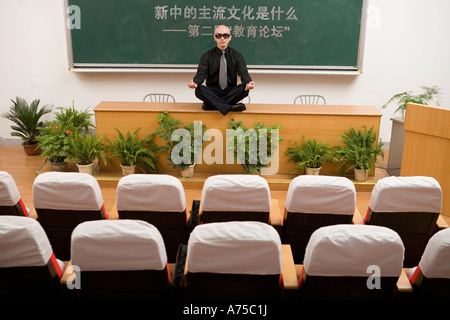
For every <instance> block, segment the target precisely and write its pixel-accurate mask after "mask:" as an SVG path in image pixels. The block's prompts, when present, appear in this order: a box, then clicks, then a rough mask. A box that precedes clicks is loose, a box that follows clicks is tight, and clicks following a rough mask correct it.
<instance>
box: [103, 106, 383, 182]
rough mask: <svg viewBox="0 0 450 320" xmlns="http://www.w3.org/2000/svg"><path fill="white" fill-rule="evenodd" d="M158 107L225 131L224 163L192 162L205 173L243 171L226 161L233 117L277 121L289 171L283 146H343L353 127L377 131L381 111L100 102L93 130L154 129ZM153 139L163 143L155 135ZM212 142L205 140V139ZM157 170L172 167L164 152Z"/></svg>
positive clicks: (284, 169) (285, 170)
mask: <svg viewBox="0 0 450 320" xmlns="http://www.w3.org/2000/svg"><path fill="white" fill-rule="evenodd" d="M161 111H168V112H169V115H171V116H173V117H174V118H176V119H179V120H181V122H182V124H183V125H188V124H189V123H190V122H194V121H201V122H202V124H203V125H205V126H206V129H218V130H220V132H222V135H223V163H224V164H217V163H214V164H210V165H208V164H206V163H202V164H199V165H197V166H196V167H195V172H206V173H243V171H242V167H241V166H240V165H239V164H226V159H225V156H226V149H225V148H226V141H225V139H226V129H230V127H229V126H228V123H229V121H230V120H231V119H234V120H236V121H242V124H243V125H244V126H245V127H247V128H253V125H254V124H255V123H258V122H261V123H264V124H265V125H267V126H271V125H274V124H276V123H278V124H280V125H281V127H282V128H281V130H280V136H281V137H282V138H283V140H284V141H282V142H281V143H280V149H279V157H280V162H279V169H278V174H290V173H291V172H292V171H293V170H294V169H295V164H294V163H292V162H290V161H289V159H288V157H286V156H285V151H286V149H287V148H288V147H290V146H292V143H293V142H294V141H296V142H298V143H303V142H304V139H313V138H315V139H316V140H318V141H324V142H328V143H330V146H334V145H341V138H340V137H339V135H342V134H343V133H344V132H347V131H348V130H349V129H350V127H351V126H353V127H354V128H355V129H359V128H360V127H361V126H363V125H366V126H367V127H368V128H371V127H372V126H373V127H374V131H375V132H376V134H377V135H378V133H379V128H380V120H381V116H382V113H381V112H380V111H379V110H378V109H377V108H376V107H375V106H346V105H339V106H338V105H293V104H247V110H246V111H244V112H230V113H228V114H227V115H226V116H223V115H222V114H220V113H219V112H218V111H203V110H202V109H201V103H158V102H119V101H114V102H109V101H104V102H101V103H100V104H98V105H97V106H96V107H95V108H94V112H95V122H96V128H97V133H98V134H100V135H103V134H104V135H105V136H106V137H107V139H109V140H111V141H112V140H113V139H114V138H115V136H116V132H115V130H114V128H117V129H119V130H122V131H123V132H124V133H126V132H127V131H134V130H136V129H137V128H139V127H141V128H142V129H141V130H140V136H144V135H146V134H149V133H151V132H155V131H156V129H157V128H158V121H157V120H156V116H157V115H158V114H159V113H160V112H161ZM156 142H157V144H161V145H162V144H163V142H162V141H161V140H160V139H159V138H158V139H157V141H156ZM208 143H210V142H205V144H208ZM159 167H160V171H161V172H173V171H174V169H173V168H172V167H171V165H170V164H169V163H168V162H167V160H166V156H165V155H160V164H159ZM321 174H336V168H335V167H334V166H333V165H329V164H326V165H325V166H324V167H323V168H322V171H321Z"/></svg>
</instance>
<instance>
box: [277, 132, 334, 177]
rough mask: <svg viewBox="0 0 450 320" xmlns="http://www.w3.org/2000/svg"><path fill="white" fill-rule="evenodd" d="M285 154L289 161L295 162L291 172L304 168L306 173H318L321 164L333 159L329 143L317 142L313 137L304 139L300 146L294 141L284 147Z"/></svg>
mask: <svg viewBox="0 0 450 320" xmlns="http://www.w3.org/2000/svg"><path fill="white" fill-rule="evenodd" d="M286 155H287V156H288V157H289V160H290V161H292V162H294V163H296V164H297V167H296V169H295V170H294V171H293V172H291V173H292V174H293V173H296V172H298V171H300V170H301V169H302V168H305V171H306V174H311V175H318V174H319V172H320V169H321V168H322V165H323V164H324V163H325V162H328V161H331V160H332V159H333V154H332V152H331V148H330V146H329V144H328V143H325V142H317V141H316V140H315V139H313V140H306V141H305V143H304V144H303V145H301V146H298V145H297V144H295V143H294V145H293V146H292V147H289V148H287V149H286Z"/></svg>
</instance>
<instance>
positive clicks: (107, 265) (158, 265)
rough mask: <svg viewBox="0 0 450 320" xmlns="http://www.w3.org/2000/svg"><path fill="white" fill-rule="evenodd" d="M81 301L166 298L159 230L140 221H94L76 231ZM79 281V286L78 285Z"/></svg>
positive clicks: (74, 252) (165, 270)
mask: <svg viewBox="0 0 450 320" xmlns="http://www.w3.org/2000/svg"><path fill="white" fill-rule="evenodd" d="M71 250H72V259H71V263H72V265H73V266H77V268H79V271H78V273H77V272H76V273H75V276H76V277H80V279H78V280H80V284H81V285H80V287H79V289H78V292H79V296H80V299H81V300H105V299H112V300H114V299H121V300H128V299H140V300H144V299H168V298H169V297H170V274H169V271H168V263H167V255H166V249H165V247H164V241H163V239H162V237H161V234H160V233H159V231H158V229H156V228H155V227H154V226H152V225H151V224H149V223H148V222H145V221H141V220H128V219H126V220H96V221H87V222H83V223H81V224H79V225H78V226H77V227H76V228H75V229H74V231H73V234H72V242H71ZM78 280H76V281H78Z"/></svg>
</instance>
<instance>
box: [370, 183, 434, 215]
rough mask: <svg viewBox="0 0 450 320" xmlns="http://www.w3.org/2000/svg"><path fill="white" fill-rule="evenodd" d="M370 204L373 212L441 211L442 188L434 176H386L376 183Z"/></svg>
mask: <svg viewBox="0 0 450 320" xmlns="http://www.w3.org/2000/svg"><path fill="white" fill-rule="evenodd" d="M369 206H370V209H371V210H372V211H373V212H435V213H440V212H441V207H442V190H441V187H440V185H439V182H438V181H437V180H436V179H434V178H432V177H422V176H413V177H385V178H382V179H380V180H378V181H377V183H376V184H375V186H374V188H373V190H372V196H371V199H370V204H369Z"/></svg>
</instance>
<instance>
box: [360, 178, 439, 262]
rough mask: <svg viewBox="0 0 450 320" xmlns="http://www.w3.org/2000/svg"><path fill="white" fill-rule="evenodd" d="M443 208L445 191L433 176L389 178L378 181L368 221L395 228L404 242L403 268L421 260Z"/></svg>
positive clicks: (368, 213) (374, 189)
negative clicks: (443, 192)
mask: <svg viewBox="0 0 450 320" xmlns="http://www.w3.org/2000/svg"><path fill="white" fill-rule="evenodd" d="M441 208H442V190H441V187H440V185H439V182H438V181H437V180H436V179H434V178H432V177H424V176H411V177H386V178H382V179H380V180H378V181H377V183H376V184H375V186H374V188H373V190H372V196H371V199H370V203H369V208H368V210H367V214H366V217H365V223H366V224H370V225H379V226H385V227H388V228H391V229H393V230H395V231H396V232H397V233H398V234H399V235H400V237H401V238H402V241H403V243H404V245H405V262H404V263H405V265H404V267H409V268H410V267H414V266H416V265H417V264H418V263H419V260H420V257H421V256H422V253H423V251H424V250H425V246H426V244H427V243H428V240H429V239H430V238H431V236H432V235H433V233H434V232H435V228H436V222H437V219H438V217H439V215H440V212H441Z"/></svg>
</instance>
